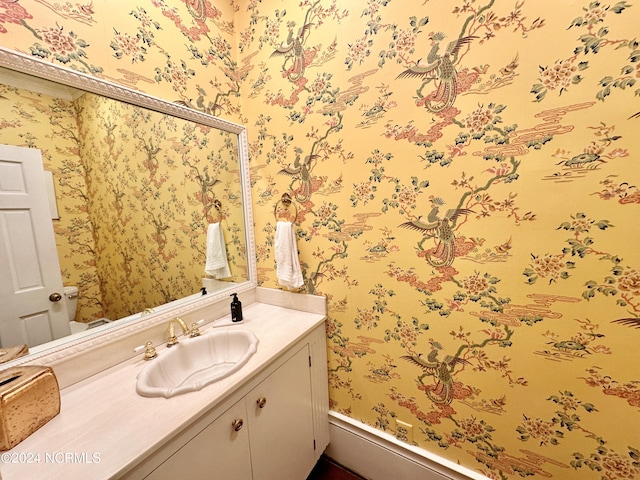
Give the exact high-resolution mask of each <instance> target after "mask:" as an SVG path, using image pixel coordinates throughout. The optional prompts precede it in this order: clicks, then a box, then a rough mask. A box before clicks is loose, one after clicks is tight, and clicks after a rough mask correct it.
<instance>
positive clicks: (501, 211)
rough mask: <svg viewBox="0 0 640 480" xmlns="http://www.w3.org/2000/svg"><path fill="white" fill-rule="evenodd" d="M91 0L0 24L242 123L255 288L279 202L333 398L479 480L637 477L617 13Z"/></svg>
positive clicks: (631, 227)
mask: <svg viewBox="0 0 640 480" xmlns="http://www.w3.org/2000/svg"><path fill="white" fill-rule="evenodd" d="M108 3H109V2H107V1H106V0H99V1H98V0H94V1H93V2H91V3H85V4H83V5H82V6H80V5H78V6H77V7H73V8H72V7H69V8H68V9H66V10H64V11H63V10H61V11H60V13H52V9H51V6H50V5H49V3H48V2H46V1H44V0H32V1H30V2H24V1H23V2H20V5H18V4H17V3H15V2H7V1H2V0H0V41H2V42H3V43H7V46H9V47H10V48H15V49H17V50H20V51H26V52H31V53H32V54H34V55H38V56H42V57H43V58H46V59H47V60H49V61H52V62H56V63H64V64H65V65H67V66H69V67H71V68H76V69H79V70H82V71H85V72H87V73H91V74H93V75H99V76H102V77H103V78H108V79H111V80H112V81H116V82H119V83H123V84H125V85H130V86H134V87H135V88H140V89H141V90H144V91H145V92H147V93H150V94H152V95H157V96H161V97H163V98H167V99H170V100H172V101H178V102H181V103H183V104H185V105H188V106H191V107H192V108H196V109H198V110H202V111H206V112H210V113H214V114H217V115H221V116H224V117H229V118H233V119H234V120H236V121H240V122H241V123H244V124H246V125H247V127H248V129H249V140H250V144H249V151H250V156H251V168H252V171H251V177H252V190H253V198H254V203H255V205H254V212H255V221H256V234H257V245H256V251H257V262H258V272H259V278H258V281H259V283H260V284H261V285H263V286H267V287H273V288H277V281H276V275H275V261H274V257H273V243H274V237H275V222H276V219H275V218H274V215H273V211H274V205H275V204H276V202H278V199H279V198H280V196H281V195H282V194H284V193H287V194H288V195H289V196H290V197H291V198H292V199H293V201H294V202H296V205H295V206H296V208H295V209H294V211H296V212H297V215H296V218H295V219H292V220H294V221H295V231H296V235H297V239H298V248H299V253H300V260H301V266H302V269H303V274H304V279H305V283H304V285H303V287H302V288H301V289H300V291H301V292H306V293H313V294H321V295H326V296H327V298H328V302H329V318H328V322H327V341H328V348H329V381H330V396H331V398H330V401H331V407H332V408H333V409H335V410H337V411H339V412H341V413H344V414H346V415H348V416H351V417H352V418H354V419H357V420H360V421H363V422H365V423H367V424H369V425H372V426H374V427H376V428H378V429H380V430H383V431H387V432H390V433H394V432H396V424H395V421H396V420H401V421H402V422H404V423H408V424H411V425H413V429H414V436H413V437H414V442H415V444H416V445H417V446H419V447H422V448H424V449H427V450H432V451H435V452H436V453H437V454H438V455H442V456H444V457H446V458H448V459H449V460H451V461H454V462H458V463H460V464H462V465H464V466H467V467H469V468H472V469H475V470H477V471H479V472H481V473H483V474H484V475H486V476H487V477H489V478H493V479H512V478H520V477H525V476H540V477H545V478H558V479H568V478H576V479H577V478H580V479H583V478H593V479H605V480H613V479H631V478H636V477H638V476H640V454H639V453H638V452H639V448H640V445H639V444H638V442H637V441H636V440H635V438H633V437H629V436H628V435H622V434H621V433H620V431H619V430H620V429H619V426H620V425H625V431H626V432H629V431H637V430H638V429H639V428H640V417H639V416H638V408H639V400H638V399H640V393H639V392H640V388H639V387H638V385H639V384H640V377H639V376H638V374H637V372H636V371H634V370H633V368H632V367H630V366H632V365H637V364H638V361H639V360H640V358H639V357H638V355H639V353H638V348H637V343H638V340H640V337H639V335H640V329H638V328H636V327H638V326H640V314H639V313H638V308H639V306H638V301H637V297H638V296H639V295H640V281H639V278H640V276H639V275H638V271H640V255H639V253H638V251H637V249H636V248H634V246H633V245H634V242H633V241H632V239H634V238H637V236H638V234H639V233H640V232H639V230H638V229H639V226H638V224H637V222H634V221H633V218H634V215H635V214H636V209H637V208H638V204H639V203H640V202H639V200H638V199H639V198H640V191H639V190H638V185H640V169H639V168H638V165H637V162H635V161H634V158H635V157H636V156H637V155H638V151H639V149H640V144H639V143H638V142H639V140H638V136H637V133H636V131H637V128H638V125H637V122H638V121H640V120H639V119H638V118H639V117H640V108H639V107H638V97H639V96H640V90H639V89H638V87H637V82H638V78H640V67H639V65H640V53H639V50H638V48H639V47H638V40H637V38H636V36H637V32H636V30H637V28H636V27H637V26H636V23H637V22H635V16H634V15H635V13H634V11H635V9H636V8H637V6H635V5H633V4H632V3H630V2H626V1H620V2H604V1H589V0H586V1H584V2H583V3H581V4H576V3H567V2H565V3H563V2H552V1H550V0H543V1H535V2H534V1H527V0H455V1H450V0H423V1H422V2H415V1H410V0H354V1H350V2H338V1H336V0H295V1H293V0H243V1H238V0H231V1H222V0H220V1H213V0H173V1H169V0H139V1H136V2H133V3H131V4H130V3H127V6H126V8H123V9H122V11H121V12H118V11H115V10H116V9H114V8H113V7H111V6H107V4H108ZM109 5H110V3H109ZM74 9H75V10H74ZM72 10H73V11H72ZM101 23H105V25H108V28H106V27H105V26H104V25H101ZM105 32H106V33H105ZM7 33H9V34H10V35H11V39H9V38H8V37H9V35H7ZM105 35H106V37H105ZM148 147H149V148H151V147H152V146H151V145H148ZM183 161H184V162H186V164H189V161H188V159H183ZM211 168H213V167H211ZM192 174H193V175H195V177H196V178H197V179H198V181H199V182H200V185H201V186H202V187H203V188H204V187H205V186H206V185H208V184H209V180H210V178H212V174H211V171H210V172H209V173H208V174H207V173H206V172H204V171H203V170H200V169H198V170H197V171H196V170H193V171H192ZM202 195H205V193H203V194H202ZM191 201H193V202H197V201H198V198H195V197H194V198H192V199H191ZM159 235H160V234H159Z"/></svg>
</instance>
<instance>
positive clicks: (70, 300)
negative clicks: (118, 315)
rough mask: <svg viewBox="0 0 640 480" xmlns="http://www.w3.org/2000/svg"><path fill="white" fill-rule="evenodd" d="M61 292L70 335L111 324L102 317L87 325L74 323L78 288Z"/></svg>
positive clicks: (66, 288)
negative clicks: (65, 306)
mask: <svg viewBox="0 0 640 480" xmlns="http://www.w3.org/2000/svg"><path fill="white" fill-rule="evenodd" d="M63 290H64V301H65V303H66V305H67V313H68V315H69V327H70V328H71V333H78V332H82V331H84V330H89V329H91V328H95V327H99V326H100V325H104V324H105V323H111V322H112V320H110V319H108V318H104V317H102V318H98V319H97V320H92V321H91V322H88V323H85V322H76V312H77V310H78V287H75V286H70V287H64V288H63Z"/></svg>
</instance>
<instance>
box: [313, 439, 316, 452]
mask: <svg viewBox="0 0 640 480" xmlns="http://www.w3.org/2000/svg"><path fill="white" fill-rule="evenodd" d="M313 449H314V450H315V449H316V439H315V438H314V439H313Z"/></svg>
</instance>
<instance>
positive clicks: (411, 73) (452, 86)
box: [396, 32, 477, 113]
mask: <svg viewBox="0 0 640 480" xmlns="http://www.w3.org/2000/svg"><path fill="white" fill-rule="evenodd" d="M474 38H477V37H474V36H466V37H461V38H459V39H457V40H454V41H452V42H450V43H449V45H448V46H447V49H446V50H445V52H444V53H443V54H442V55H440V54H439V53H438V52H439V50H440V42H441V41H442V40H444V34H443V33H442V32H437V33H435V34H434V35H433V37H432V41H433V46H432V47H431V51H430V52H429V54H428V55H427V61H426V63H425V62H423V61H422V59H420V60H418V62H417V63H416V65H414V66H413V67H410V68H408V69H406V70H405V71H404V72H402V73H401V74H400V75H398V76H397V77H396V78H416V77H417V78H422V79H423V83H422V86H421V87H420V89H418V93H420V92H421V91H422V88H423V87H424V86H425V85H426V84H427V83H429V82H431V81H432V80H435V81H436V82H437V84H436V91H435V92H434V93H431V94H429V95H428V96H427V97H426V98H425V99H424V101H425V107H426V108H427V110H429V111H430V112H433V113H438V112H441V111H443V110H445V109H447V108H449V107H451V106H452V105H453V103H454V102H455V100H456V96H457V93H458V92H457V83H456V82H457V76H458V72H457V71H456V68H455V63H456V61H457V59H458V54H459V53H460V49H461V48H462V47H463V46H465V45H467V44H469V43H470V42H471V41H472V40H473V39H474Z"/></svg>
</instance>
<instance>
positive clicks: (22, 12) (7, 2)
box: [0, 0, 33, 33]
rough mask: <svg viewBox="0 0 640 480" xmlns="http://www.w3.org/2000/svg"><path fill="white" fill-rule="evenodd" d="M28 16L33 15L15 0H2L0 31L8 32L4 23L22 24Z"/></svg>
mask: <svg viewBox="0 0 640 480" xmlns="http://www.w3.org/2000/svg"><path fill="white" fill-rule="evenodd" d="M27 18H33V16H31V14H29V12H27V10H26V9H25V8H24V7H23V6H22V5H20V4H19V3H18V2H16V1H15V0H0V33H7V29H6V28H5V27H4V25H2V24H3V23H15V24H17V25H20V23H21V21H22V20H24V19H27Z"/></svg>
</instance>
